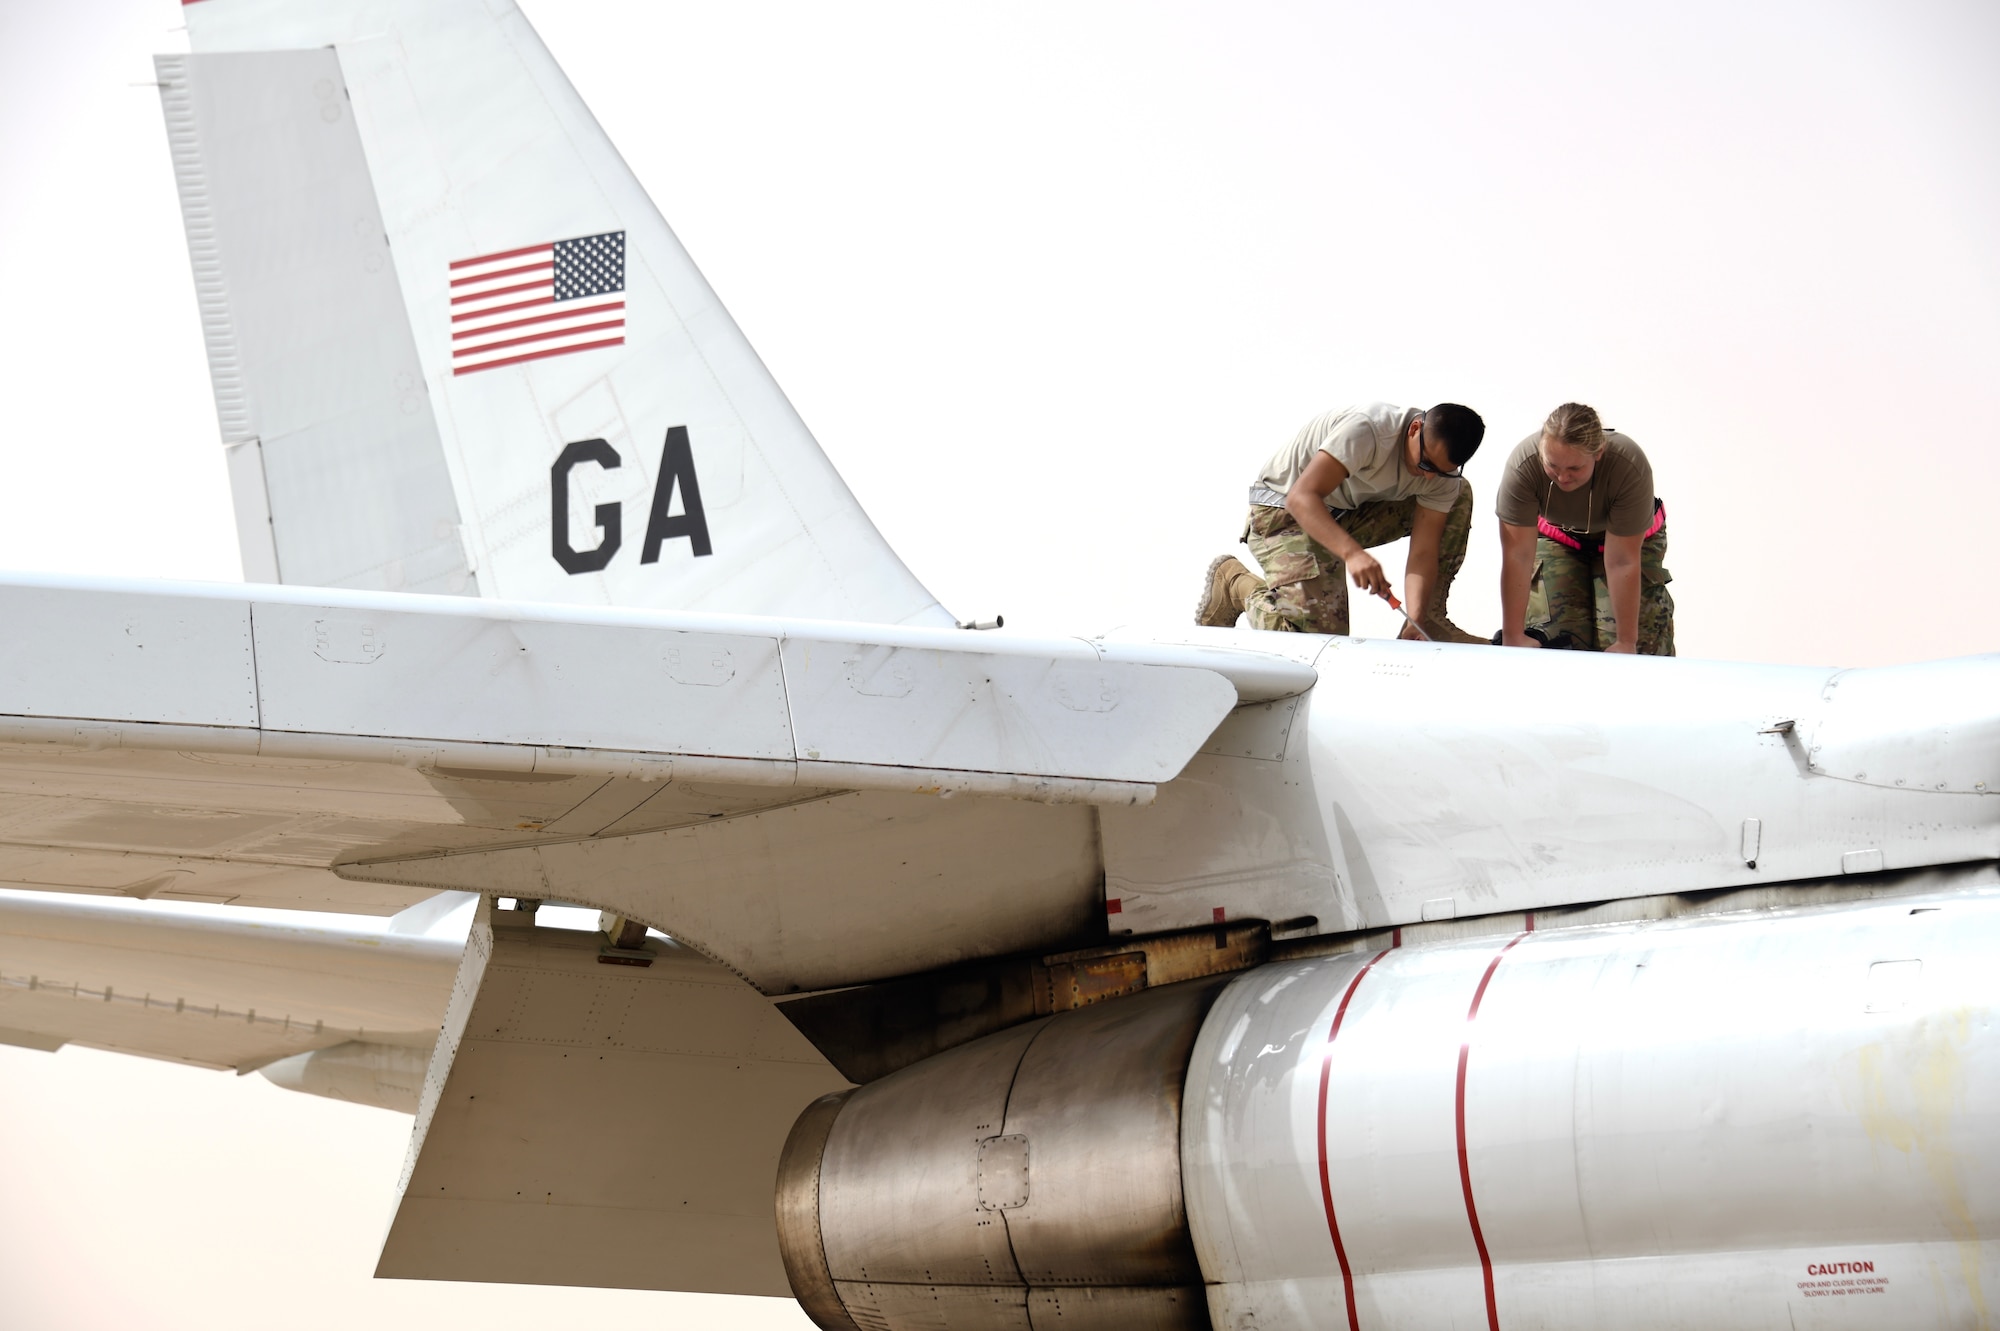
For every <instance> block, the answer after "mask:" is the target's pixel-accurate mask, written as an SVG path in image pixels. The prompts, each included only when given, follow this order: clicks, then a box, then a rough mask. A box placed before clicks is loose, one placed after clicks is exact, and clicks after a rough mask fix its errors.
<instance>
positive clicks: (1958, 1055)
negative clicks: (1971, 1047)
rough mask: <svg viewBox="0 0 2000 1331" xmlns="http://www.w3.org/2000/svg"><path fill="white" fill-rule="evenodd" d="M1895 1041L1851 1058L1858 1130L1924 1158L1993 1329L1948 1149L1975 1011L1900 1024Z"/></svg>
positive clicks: (1981, 1311)
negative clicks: (1856, 1077) (1857, 1086)
mask: <svg viewBox="0 0 2000 1331" xmlns="http://www.w3.org/2000/svg"><path fill="white" fill-rule="evenodd" d="M1899 1036H1901V1038H1897V1039H1894V1040H1878V1041H1876V1042H1874V1043H1871V1044H1866V1045H1863V1046H1862V1047H1861V1048H1860V1050H1859V1051H1858V1052H1857V1054H1856V1064H1857V1069H1856V1070H1857V1071H1858V1072H1859V1074H1860V1092H1861V1104H1860V1106H1859V1110H1860V1118H1861V1127H1862V1130H1863V1131H1864V1132H1866V1133H1867V1134H1868V1137H1869V1139H1870V1140H1871V1141H1873V1142H1875V1143H1877V1144H1878V1145H1882V1146H1886V1147H1889V1148H1890V1149H1892V1150H1895V1151H1899V1152H1901V1153H1902V1154H1904V1155H1908V1156H1912V1157H1914V1158H1916V1159H1918V1160H1920V1161H1922V1163H1923V1167H1924V1172H1925V1173H1926V1174H1928V1175H1929V1176H1930V1180H1931V1183H1932V1185H1933V1187H1934V1188H1935V1189H1936V1194H1937V1197H1938V1200H1939V1201H1940V1202H1941V1203H1942V1204H1943V1209H1944V1215H1945V1225H1946V1228H1948V1229H1949V1230H1950V1231H1951V1236H1952V1238H1953V1239H1954V1240H1956V1242H1957V1245H1958V1260H1959V1267H1960V1272H1961V1275H1962V1277H1963V1279H1964V1282H1965V1292H1966V1294H1967V1296H1968V1297H1969V1298H1970V1299H1971V1300H1972V1307H1973V1311H1974V1315H1975V1316H1976V1317H1977V1318H1978V1321H1977V1325H1978V1326H1979V1327H1981V1328H1982V1329H1983V1331H1991V1328H1992V1327H1993V1316H1992V1313H1991V1311H1990V1309H1989V1308H1988V1307H1987V1303H1986V1291H1985V1289H1984V1287H1983V1286H1982V1285H1981V1283H1980V1279H1979V1227H1978V1224H1977V1223H1976V1222H1975V1221H1974V1220H1973V1217H1972V1207H1971V1205H1970V1203H1969V1202H1968V1201H1967V1200H1966V1196H1965V1187H1964V1184H1963V1181H1962V1174H1963V1171H1962V1167H1961V1162H1960V1160H1959V1157H1958V1153H1957V1152H1956V1151H1954V1150H1953V1149H1952V1145H1951V1133H1952V1126H1953V1123H1954V1121H1955V1120H1956V1118H1957V1115H1958V1110H1959V1108H1960V1106H1961V1104H1962V1102H1963V1100H1964V1092H1965V1057H1966V1046H1967V1045H1968V1044H1969V1043H1970V1042H1971V1039H1972V1011H1971V1009H1969V1008H1960V1009H1958V1010H1957V1011H1955V1012H1940V1013H1935V1014H1932V1015H1930V1016H1927V1017H1924V1018H1923V1019H1922V1020H1920V1021H1917V1022H1915V1023H1913V1024H1912V1025H1910V1026H1908V1027H1905V1028H1904V1030H1903V1031H1901V1032H1899Z"/></svg>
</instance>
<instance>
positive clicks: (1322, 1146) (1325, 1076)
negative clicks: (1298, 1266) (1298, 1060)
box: [1319, 948, 1394, 1331]
mask: <svg viewBox="0 0 2000 1331" xmlns="http://www.w3.org/2000/svg"><path fill="white" fill-rule="evenodd" d="M1393 950H1394V949H1392V948H1383V949H1382V950H1381V951H1380V952H1377V953H1376V954H1375V955H1374V956H1373V957H1372V958H1370V959H1369V962H1368V964H1367V965H1366V966H1363V967H1362V968H1361V969H1360V970H1358V971H1356V972H1354V978H1353V979H1352V980H1349V981H1348V982H1347V992H1346V993H1344V994H1342V995H1341V996H1340V1006H1339V1007H1337V1008H1335V1009H1334V1011H1333V1026H1332V1028H1331V1029H1330V1030H1328V1031H1327V1033H1326V1057H1325V1058H1324V1059H1322V1060H1321V1062H1320V1065H1319V1195H1320V1199H1321V1200H1322V1201H1324V1202H1325V1203H1326V1232H1327V1233H1328V1234H1329V1235H1331V1236H1332V1238H1333V1255H1334V1257H1335V1258H1336V1259H1337V1260H1338V1261H1339V1262H1340V1284H1341V1289H1342V1291H1343V1292H1344V1293H1345V1294H1346V1295H1347V1331H1360V1322H1359V1321H1357V1320H1356V1315H1355V1310H1354V1270H1353V1268H1352V1267H1350V1266H1349V1265H1348V1264H1347V1245H1346V1244H1344V1243H1342V1242H1341V1241H1340V1221H1339V1220H1337V1219H1335V1218H1334V1214H1333V1177H1332V1175H1331V1174H1329V1173H1328V1172H1327V1166H1326V1088H1327V1083H1328V1082H1330V1081H1331V1080H1332V1078H1333V1042H1334V1041H1335V1040H1336V1039H1338V1038H1339V1036H1340V1026H1341V1023H1342V1022H1344V1021H1346V1020H1347V1005H1348V1004H1349V1003H1351V1002H1353V1001H1354V991H1355V990H1356V989H1359V988H1360V987H1361V982H1362V980H1364V979H1366V978H1367V976H1368V972H1369V971H1371V970H1373V969H1375V963H1376V962H1378V961H1380V960H1381V959H1382V958H1384V957H1386V956H1388V955H1389V953H1390V952H1391V951H1393Z"/></svg>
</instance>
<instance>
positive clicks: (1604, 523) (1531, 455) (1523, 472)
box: [1493, 430, 1653, 536]
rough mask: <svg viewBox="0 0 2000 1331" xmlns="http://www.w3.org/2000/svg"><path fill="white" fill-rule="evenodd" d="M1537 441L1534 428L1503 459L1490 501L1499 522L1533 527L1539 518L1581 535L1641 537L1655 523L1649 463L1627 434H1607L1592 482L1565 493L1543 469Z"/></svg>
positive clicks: (1612, 432) (1615, 432) (1538, 437)
mask: <svg viewBox="0 0 2000 1331" xmlns="http://www.w3.org/2000/svg"><path fill="white" fill-rule="evenodd" d="M1541 443H1542V435H1541V432H1540V431H1539V430H1538V431H1536V432H1535V433H1534V434H1531V435H1529V436H1528V437H1527V438H1526V439H1523V440H1522V441H1521V442H1520V444H1519V445H1517V446H1516V447H1515V449H1514V451H1513V452H1512V453H1510V454H1508V455H1507V466H1506V468H1505V469H1504V470H1503V471H1502V472H1501V473H1500V492H1499V493H1498V494H1497V495H1496V496H1494V500H1493V508H1494V511H1495V512H1497V513H1498V514H1499V515H1500V521H1502V522H1504V523H1507V524H1508V525H1509V526H1513V527H1532V526H1534V525H1535V518H1536V516H1537V515H1540V516H1542V517H1545V518H1547V519H1548V520H1549V521H1550V522H1553V523H1554V524H1555V525H1556V526H1558V527H1561V528H1562V529H1563V530H1565V531H1569V532H1574V533H1576V534H1577V535H1579V536H1596V535H1599V534H1601V533H1604V532H1610V533H1611V534H1612V535H1613V536H1640V535H1643V534H1644V533H1645V531H1646V528H1648V527H1650V526H1652V525H1653V464H1652V463H1650V462H1648V461H1646V455H1645V453H1643V452H1641V451H1640V449H1639V445H1637V444H1635V443H1633V442H1632V437H1631V436H1630V435H1625V434H1620V433H1618V432H1617V431H1616V430H1606V431H1605V432H1604V452H1602V453H1601V454H1599V455H1598V458H1597V468H1596V470H1595V471H1593V472H1592V473H1591V476H1590V480H1589V481H1588V482H1586V483H1585V484H1584V485H1583V487H1582V488H1580V489H1576V490H1571V491H1570V492H1569V493H1567V494H1565V493H1563V492H1562V491H1561V490H1558V489H1557V488H1556V483H1555V482H1554V481H1552V480H1550V479H1549V474H1548V473H1547V472H1546V471H1543V470H1542V453H1541Z"/></svg>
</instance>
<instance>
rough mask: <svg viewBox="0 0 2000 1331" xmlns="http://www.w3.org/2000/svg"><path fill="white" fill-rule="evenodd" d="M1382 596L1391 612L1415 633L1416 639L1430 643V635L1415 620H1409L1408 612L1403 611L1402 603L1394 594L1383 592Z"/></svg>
mask: <svg viewBox="0 0 2000 1331" xmlns="http://www.w3.org/2000/svg"><path fill="white" fill-rule="evenodd" d="M1382 595H1383V596H1384V597H1386V598H1387V599H1388V602H1389V608H1390V609H1391V610H1394V611H1395V612H1396V613H1397V614H1399V615H1401V616H1402V617H1403V622H1404V623H1405V624H1408V625H1409V626H1410V628H1411V629H1412V630H1414V631H1415V632H1416V635H1417V637H1418V638H1420V639H1421V640H1423V641H1424V642H1430V641H1432V638H1431V635H1430V634H1428V633H1426V632H1424V630H1423V627H1422V626H1421V625H1419V624H1418V623H1417V621H1416V620H1414V619H1411V618H1410V612H1409V611H1407V610H1405V609H1403V603H1402V602H1401V601H1399V600H1397V599H1396V593H1394V592H1384V593H1382Z"/></svg>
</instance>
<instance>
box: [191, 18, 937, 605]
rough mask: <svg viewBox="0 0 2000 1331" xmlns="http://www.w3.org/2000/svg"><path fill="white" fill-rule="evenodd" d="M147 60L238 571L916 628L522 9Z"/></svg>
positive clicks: (845, 507)
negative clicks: (156, 92)
mask: <svg viewBox="0 0 2000 1331" xmlns="http://www.w3.org/2000/svg"><path fill="white" fill-rule="evenodd" d="M187 15H188V23H189V32H190V37H191V41H192V45H193V48H194V54H192V55H187V56H167V57H161V58H160V60H159V71H160V84H161V97H162V100H163V102H164V104H165V110H166V116H167V123H168V130H169V137H170V140H171V143H172V147H173V152H174V161H175V169H176V174H177V177H178V180H179V185H180V191H181V199H182V207H183V214H184V217H185V221H186V223H187V229H188V239H189V249H190V253H191V256H192V258H193V261H194V267H195V276H196V286H197V289H198V292H199V295H200V300H201V310H202V320H203V328H204V333H205V335H206V337H207V339H208V349H209V360H210V368H211V374H212V377H213V379H214V384H215V391H216V402H217V412H218V415H219V417H220V419H221V423H222V432H223V441H224V444H225V445H226V446H227V447H228V448H229V449H230V456H231V468H230V473H231V480H232V484H233V486H234V488H235V491H236V504H237V513H238V525H239V530H240V533H241V536H242V543H243V550H244V563H245V571H246V574H247V575H248V576H249V577H251V578H252V579H253V580H271V581H284V582H296V583H310V584H318V585H334V586H348V587H357V588H370V589H381V590H405V589H407V590H422V591H444V592H461V593H468V594H479V595H487V596H499V597H505V598H508V599H517V600H537V601H570V602H583V603H595V604H618V605H631V606H647V607H656V608H661V609H702V610H717V611H731V612H739V613H752V614H773V615H800V614H807V615H812V616H814V617H820V618H841V619H852V620H871V621H876V622H888V623H909V624H946V623H949V622H950V616H949V615H948V614H946V612H945V611H944V610H943V608H942V607H941V606H939V605H938V603H937V601H936V599H935V598H934V597H932V596H931V595H930V593H929V592H928V591H926V590H925V589H924V587H923V586H922V585H921V584H920V583H919V582H918V581H917V580H916V578H915V577H913V576H912V575H911V573H910V572H909V570H908V569H907V568H905V567H904V565H903V563H902V561H901V560H900V559H898V558H897V556H896V554H895V552H894V551H892V550H891V549H890V548H889V546H888V544H887V543H886V542H885V541H884V540H883V539H882V537H881V534H880V533H879V532H877V531H876V529H875V527H874V525H873V524H872V523H871V522H870V521H869V519H868V517H867V515H866V514H865V513H864V512H863V511H862V510H861V507H860V505H859V504H858V503H857V502H856V501H855V498H854V496H853V495H852V493H850V492H849V490H848V489H847V486H846V485H845V483H844V482H843V481H842V480H841V478H840V476H839V474H838V473H837V472H836V471H835V470H834V468H833V466H832V464H831V463H830V462H829V461H828V460H827V458H826V456H825V454H824V453H822V452H821V450H820V448H819V445H818V444H817V442H816V441H815V440H814V439H813V437H812V435H811V433H810V432H809V431H808V430H807V429H806V426H805V423H804V422H803V421H802V420H800V418H799V416H798V414H797V413H796V412H795V411H794V410H793V409H792V406H791V404H790V402H788V401H787V400H786V398H785V396H784V394H783V392H782V391H780V389H779V388H778V386H777V384H776V382H775V381H774V380H773V379H772V377H771V375H770V372H769V371H768V370H767V369H766V368H765V367H764V365H763V363H762V362H761V361H760V360H759V359H758V358H757V355H756V353H755V352H754V351H752V350H751V348H750V345H749V343H748V341H747V340H746V339H745V338H744V336H743V333H742V332H741V330H740V329H738V328H737V326H736V324H735V322H734V321H733V320H732V319H731V318H730V316H729V314H728V312H727V311H726V310H724V309H723V307H722V305H721V303H720V302H719V301H718V300H717V299H716V296H715V293H714V292H713V291H712V290H710V288H709V286H708V284H707V282H706V281H705V280H703V278H702V276H701V274H700V272H699V271H698V270H697V269H696V268H695V266H694V263H693V261H692V260H691V259H690V258H689V257H688V255H687V253H686V251H685V250H683V249H682V248H681V245H680V242H679V241H678V240H676V239H675V237H674V234H673V232H672V231H671V230H669V229H668V227H667V224H666V222H665V221H664V220H663V219H662V218H661V216H660V214H659V212H658V211H657V210H656V209H655V208H654V207H653V204H652V202H651V201H650V200H649V199H648V198H647V197H646V194H645V192H644V190H642V189H641V188H640V186H639V183H638V181H637V180H636V179H634V177H633V176H632V173H631V171H630V170H629V169H628V168H627V167H626V165H625V163H624V162H623V161H622V160H621V159H620V158H619V156H618V154H617V152H616V150H615V149H614V148H613V147H612V146H611V143H610V140H609V139H607V138H606V136H605V134H604V132H603V130H602V129H600V128H599V127H598V125H597V123H596V121H595V120H593V119H592V117H591V115H590V112H589V111H588V109H587V108H586V107H585V106H584V104H583V102H582V100H581V99H580V98H579V97H578V96H577V93H576V91H575V89H573V88H572V87H571V86H570V84H569V82H568V80H567V79H566V78H565V77H564V76H563V73H562V71H561V70H560V69H559V68H558V67H557V66H556V64H555V61H554V60H553V59H552V58H551V57H550V56H549V53H548V51H547V50H546V49H545V48H544V47H543V46H542V43H541V41H540V39H539V38H537V36H536V35H535V33H534V31H533V30H532V29H531V28H530V27H529V25H528V22H527V20H526V19H525V18H523V17H522V15H521V14H520V12H519V11H518V10H516V9H515V8H514V7H513V6H512V5H511V4H507V3H494V4H488V3H483V2H481V0H436V2H433V3H416V0H403V2H400V3H396V2H392V3H386V4H384V3H367V4H364V3H358V2H355V0H346V2H342V0H335V2H334V3H314V4H301V3H297V2H296V0H196V3H192V4H190V5H189V7H188V9H187Z"/></svg>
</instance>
